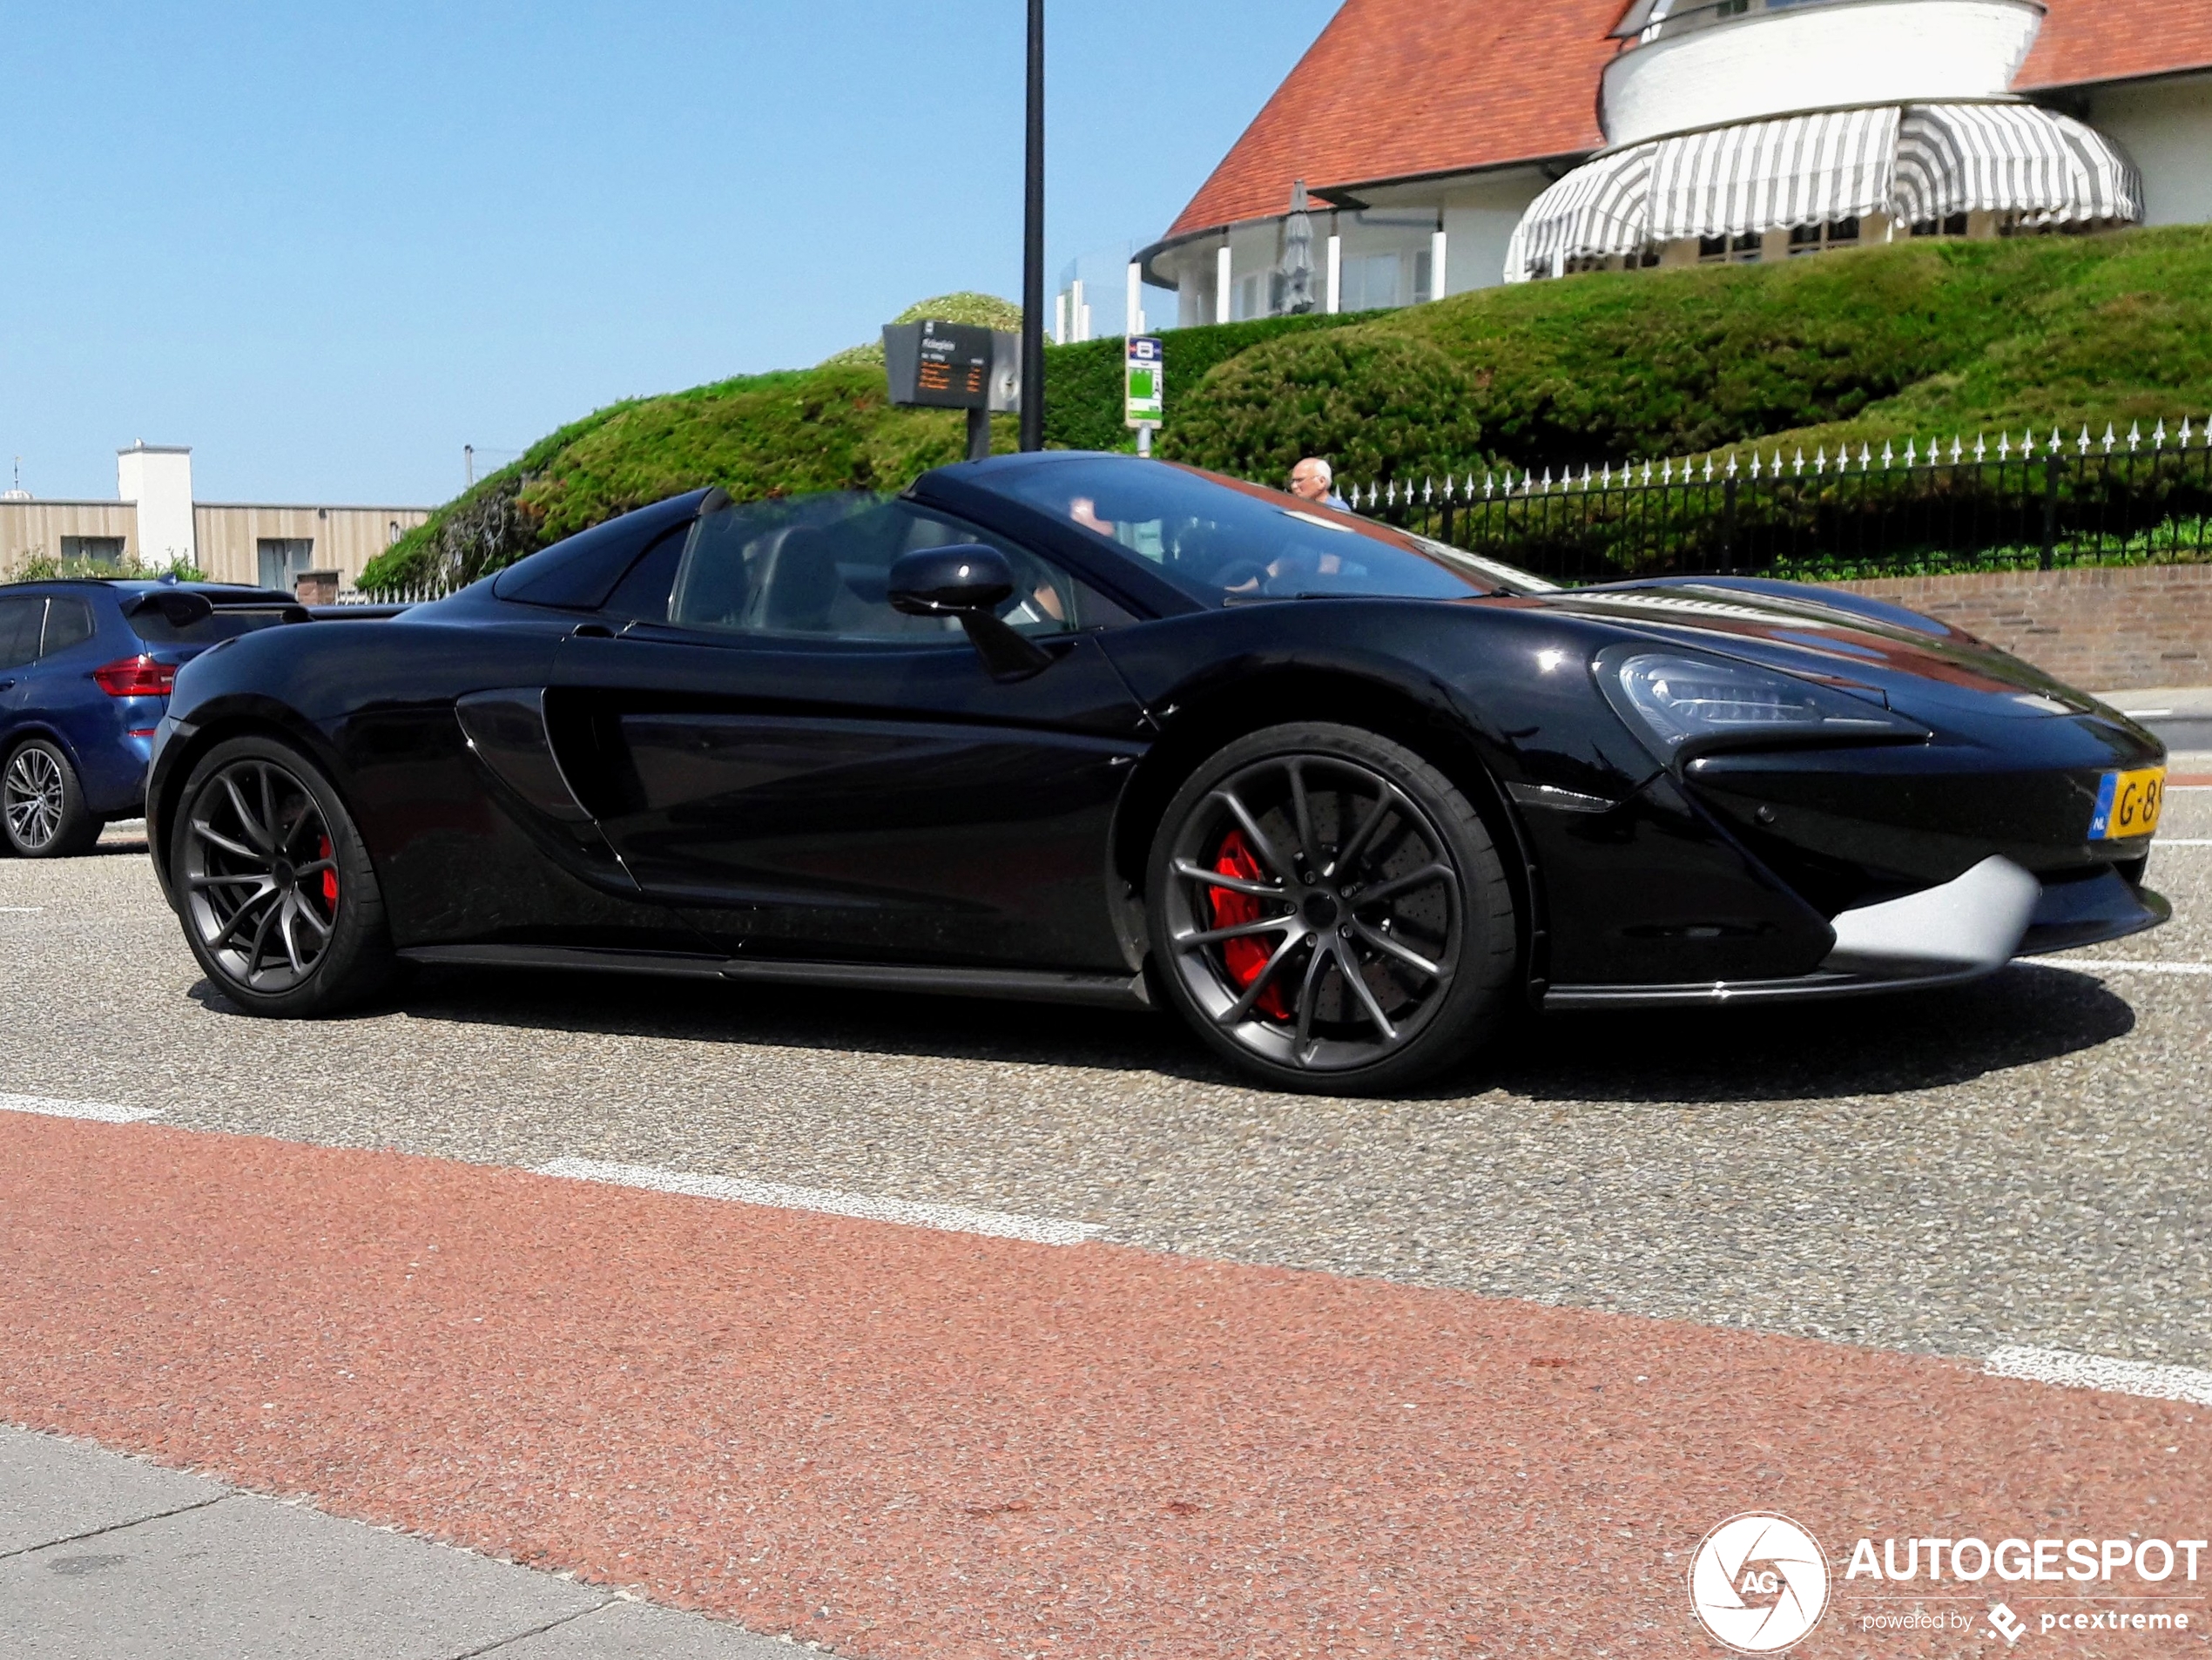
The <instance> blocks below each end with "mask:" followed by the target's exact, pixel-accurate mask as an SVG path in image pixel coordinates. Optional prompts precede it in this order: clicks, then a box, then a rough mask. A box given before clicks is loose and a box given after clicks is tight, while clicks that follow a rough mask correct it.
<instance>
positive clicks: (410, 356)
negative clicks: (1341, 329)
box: [0, 0, 1336, 503]
mask: <svg viewBox="0 0 2212 1660" xmlns="http://www.w3.org/2000/svg"><path fill="white" fill-rule="evenodd" d="M1335 9H1336V0H1199V3H1197V4H1190V3H1183V4H1170V3H1162V0H1128V3H1123V4H1120V5H1102V4H1098V3H1096V0H1093V3H1088V4H1074V3H1069V0H1049V25H1048V43H1049V91H1048V96H1047V111H1048V114H1049V119H1050V142H1049V203H1048V213H1047V220H1048V230H1049V267H1048V280H1050V278H1052V277H1054V276H1056V274H1057V273H1058V270H1059V268H1060V267H1061V264H1062V262H1063V261H1064V260H1067V259H1068V258H1069V257H1070V256H1071V255H1073V254H1075V253H1079V252H1082V251H1085V250H1088V249H1090V248H1093V247H1095V246H1098V245H1100V244H1109V243H1116V242H1119V241H1122V240H1126V239H1130V238H1135V239H1138V240H1144V239H1148V238H1150V237H1151V236H1154V235H1157V233H1159V232H1160V231H1162V230H1163V229H1164V228H1165V227H1166V226H1167V224H1168V222H1169V221H1170V219H1172V218H1173V216H1174V215H1175V213H1177V210H1179V209H1180V208H1181V207H1182V206H1183V204H1184V202H1185V201H1186V200H1187V199H1189V197H1190V194H1191V192H1193V191H1195V190H1196V189H1197V186H1198V184H1199V183H1200V181H1201V180H1202V179H1204V177H1205V174H1206V172H1207V171H1208V170H1209V169H1210V168H1211V166H1212V165H1214V163H1215V162H1216V161H1217V159H1219V158H1220V156H1221V155H1222V153H1223V152H1224V151H1225V150H1226V149H1227V148H1228V146H1229V145H1231V143H1233V142H1234V141H1235V138H1236V137H1237V135H1238V132H1241V131H1242V130H1243V128H1244V124H1245V123H1246V122H1247V121H1249V120H1250V119H1251V117H1252V115H1253V114H1254V113H1255V112H1256V111H1258V108H1259V106H1260V105H1261V103H1262V102H1264V99H1265V98H1266V96H1267V94H1268V93H1269V91H1271V90H1272V89H1273V87H1274V86H1275V85H1276V84H1277V83H1278V81H1279V80H1280V79H1281V78H1282V77H1283V75H1284V74H1285V72H1287V71H1288V70H1289V69H1290V67H1291V64H1293V63H1295V62H1296V61H1297V59H1298V55H1299V54H1300V53H1301V52H1303V51H1305V47H1306V46H1307V45H1308V44H1310V43H1311V42H1312V38H1313V37H1314V36H1315V35H1317V34H1318V32H1319V31H1320V29H1321V27H1322V25H1323V24H1325V23H1326V22H1327V20H1328V18H1329V17H1330V16H1331V15H1332V13H1333V12H1334V10H1335ZM1022 10H1023V8H1022V0H934V3H915V0H870V3H860V0H812V3H801V4H788V3H769V0H751V3H731V4H724V5H713V4H707V3H632V4H628V5H617V4H612V3H610V4H603V5H584V4H569V3H560V0H551V3H540V4H533V5H522V4H467V3H460V4H453V3H448V4H443V5H420V4H412V3H401V4H379V5H376V6H366V7H318V6H301V5H297V4H283V5H279V4H267V5H226V4H215V3H210V4H200V5H191V6H184V5H170V6H164V7H155V6H116V5H111V4H105V3H100V0H78V3H72V4H69V5H48V4H38V5H32V4H21V3H7V4H0V40H4V42H5V44H6V47H7V51H8V56H9V58H10V68H11V71H12V72H11V73H10V76H9V90H8V95H7V97H6V98H5V99H3V100H0V134H3V135H4V140H3V141H0V142H4V152H0V154H4V166H5V172H4V185H5V190H6V204H5V224H6V226H7V235H6V238H5V249H6V252H5V254H4V257H0V299H3V300H4V307H5V309H4V323H3V324H0V468H4V467H6V466H7V465H8V464H9V462H10V458H12V457H13V456H15V455H21V456H22V457H23V475H24V485H25V487H26V488H28V489H31V490H32V491H34V492H35V493H37V494H38V495H40V496H93V497H111V496H113V494H114V491H115V457H114V452H115V450H116V449H117V448H118V446H120V445H124V444H127V443H130V442H132V440H133V439H137V438H141V437H142V438H144V439H145V440H146V441H147V442H149V443H188V444H191V445H192V446H193V447H194V455H193V467H194V482H195V484H196V486H197V489H198V494H199V497H200V499H201V500H203V501H323V502H374V503H409V502H421V503H430V502H435V501H441V500H443V499H445V498H446V497H447V496H451V495H452V494H454V493H455V491H456V490H457V489H459V488H460V484H461V466H462V462H461V447H462V444H463V443H464V442H474V443H475V444H476V445H478V446H479V448H480V449H487V450H488V449H502V450H503V449H519V448H520V447H521V446H523V445H524V444H526V443H528V442H531V441H532V440H533V439H535V438H536V437H537V436H539V435H541V434H543V433H544V432H546V431H548V430H550V428H553V427H555V426H556V425H558V424H559V423H561V422H563V421H567V420H570V419H573V418H574V417H575V416H577V415H582V414H584V413H585V412H587V411H588V410H590V409H592V408H596V407H597V406H599V405H601V404H604V403H606V402H610V401H611V400H613V399H615V398H617V397H622V396H625V395H631V394H635V393H646V392H658V391H665V390H669V389H672V388H678V387H685V386H692V385H696V384H698V383H699V382H701V381H710V380H715V379H718V378H720V377H722V376H725V375H733V374H740V373H745V372H749V371H752V370H758V369H765V368H784V367H791V366H797V365H804V364H808V363H813V362H815V361H819V359H821V358H822V357H824V356H826V354H829V353H830V352H832V351H834V350H835V349H837V348H840V347H841V346H846V345H849V344H851V343H853V341H859V340H863V339H867V338H868V337H870V336H871V335H872V334H873V332H874V330H875V328H876V327H877V325H878V324H879V323H880V322H881V321H883V320H884V319H886V318H887V317H889V316H891V315H892V314H894V313H895V312H896V311H898V310H899V309H900V308H901V307H905V306H907V305H908V304H910V303H911V302H912V301H914V300H919V299H921V298H923V297H924V296H926V295H928V294H939V293H942V292H944V291H946V290H948V289H954V288H968V287H973V288H983V289H988V290H990V291H992V292H994V293H997V294H1005V295H1008V296H1009V297H1018V296H1019V294H1020V283H1021V242H1020V212H1021V160H1022V102H1021V91H1022V84H1021V72H1022ZM494 459H504V456H503V455H502V456H496V457H494Z"/></svg>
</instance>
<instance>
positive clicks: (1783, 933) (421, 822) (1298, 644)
mask: <svg viewBox="0 0 2212 1660" xmlns="http://www.w3.org/2000/svg"><path fill="white" fill-rule="evenodd" d="M300 617H301V618H302V625H300V626H293V627H280V628H272V629H267V630H264V631H260V632H256V633H252V634H247V635H245V636H242V637H240V638H235V639H230V640H226V641H225V642H224V643H223V644H220V645H219V646H218V647H216V648H215V649H214V650H212V651H208V652H206V653H205V654H204V655H202V656H201V657H199V658H196V659H194V660H193V661H192V663H191V664H189V665H186V666H185V669H184V671H182V672H181V673H180V674H179V676H178V678H177V683H176V689H175V693H174V697H173V699H172V703H171V705H170V708H169V713H168V717H167V719H165V720H164V721H163V722H162V725H161V728H160V732H159V735H158V740H157V753H156V759H155V761H154V764H153V768H152V781H151V785H150V788H149V793H148V806H147V812H148V834H149V840H150V843H151V846H152V849H153V858H154V862H155V866H156V868H157V870H158V873H159V875H160V880H161V882H162V885H163V887H164V890H165V893H166V894H167V895H168V897H169V899H170V901H171V902H172V904H173V905H174V906H175V908H176V910H177V912H178V914H179V917H180V918H181V919H182V921H183V923H184V927H185V935H186V937H187V938H188V939H189V940H190V941H191V944H192V950H193V952H194V953H195V954H196V955H197V956H198V958H199V963H200V965H201V967H202V968H205V970H206V974H207V976H208V978H209V980H210V981H211V982H212V983H213V984H214V986H215V987H216V988H218V989H219V990H220V991H221V992H222V993H223V994H224V995H226V997H228V998H229V999H230V1000H231V1001H232V1002H234V1003H236V1004H237V1005H238V1006H239V1008H241V1009H246V1010H249V1011H251V1012H253V1013H255V1014H260V1015H271V1016H307V1015H317V1014H321V1013H324V1012H326V1011H329V1010H334V1009H339V1008H341V1007H343V1006H345V1005H347V1004H350V1003H354V1002H357V1001H359V1000H361V999H364V998H368V997H371V996H374V995H376V994H378V993H379V992H380V990H381V989H383V988H384V987H385V986H386V985H387V984H388V982H389V981H390V979H391V978H392V976H393V975H395V972H396V971H397V970H398V968H400V967H401V964H402V963H405V962H417V963H448V964H455V963H458V964H469V965H481V966H487V967H489V966H496V965H502V964H508V965H528V966H532V967H540V968H548V967H568V968H597V969H601V970H627V971H637V972H646V973H654V974H668V975H697V976H706V977H712V978H717V979H721V980H725V981H734V982H748V981H772V982H796V983H799V984H803V985H808V986H813V987H819V988H822V989H827V990H832V991H836V992H841V993H844V994H847V995H851V994H854V993H859V992H862V991H865V990H867V989H887V988H888V989H904V990H909V991H941V992H956V993H967V994H972V995H984V996H992V997H1001V998H1030V999H1058V1000H1066V1001H1072V1002H1094V1003H1100V1004H1109V1005H1116V1004H1126V1005H1131V1006H1138V1005H1145V1004H1150V1005H1154V1006H1157V1005H1160V1004H1163V1003H1164V1004H1167V1005H1170V1006H1171V1007H1172V1008H1173V1009H1174V1010H1175V1011H1176V1013H1177V1015H1178V1016H1180V1017H1181V1018H1182V1019H1183V1020H1184V1021H1186V1022H1188V1023H1189V1024H1190V1028H1191V1029H1192V1030H1193V1031H1195V1032H1196V1033H1197V1035H1198V1036H1199V1037H1200V1038H1201V1039H1202V1040H1203V1041H1204V1043H1207V1044H1209V1045H1211V1047H1212V1048H1213V1049H1214V1050H1215V1051H1216V1052H1217V1053H1218V1054H1219V1055H1221V1056H1224V1057H1225V1058H1226V1059H1227V1060H1229V1061H1230V1062H1231V1063H1235V1064H1236V1065H1237V1066H1238V1067H1240V1068H1242V1069H1243V1070H1244V1071H1245V1072H1246V1073H1247V1074H1249V1075H1251V1076H1253V1077H1255V1078H1258V1079H1259V1080H1262V1081H1264V1082H1265V1083H1269V1084H1272V1085H1275V1086H1278V1087H1283V1088H1289V1089H1298V1090H1321V1091H1332V1092H1341V1093H1374V1092H1379V1091H1386V1090H1397V1089H1402V1088H1405V1087H1406V1086H1408V1085H1411V1084H1413V1083H1417V1082H1419V1081H1420V1080H1422V1079H1424V1078H1426V1077H1428V1076H1432V1075H1433V1074H1435V1073H1437V1072H1438V1071H1439V1070H1441V1069H1443V1068H1446V1067H1447V1066H1450V1065H1452V1064H1453V1063H1455V1062H1458V1061H1459V1060H1460V1059H1461V1058H1462V1057H1464V1056H1467V1055H1468V1054H1469V1053H1470V1052H1471V1051H1472V1050H1474V1049H1475V1048H1476V1047H1477V1046H1478V1045H1480V1044H1481V1043H1483V1042H1484V1040H1485V1039H1486V1037H1487V1036H1489V1035H1491V1034H1493V1033H1494V1032H1496V1031H1498V1030H1499V1029H1500V1028H1501V1024H1503V1023H1505V1022H1514V1021H1517V1020H1521V1019H1522V1018H1524V1017H1525V1016H1528V1015H1529V1014H1531V1013H1532V1012H1534V1011H1537V1010H1545V1009H1627V1008H1635V1007H1646V1008H1649V1007H1654V1006H1690V1005H1710V1004H1716V1003H1722V1002H1756V1001H1763V1000H1780V999H1785V998H1798V997H1827V996H1836V995H1842V994H1848V993H1878V992H1896V991H1899V990H1909V989H1916V988H1925V987H1932V986H1937V985H1941V984H1944V983H1946V982H1957V981H1963V980H1967V979H1970V978H1973V977H1974V976H1976V975H1986V974H1989V973H1991V972H1992V971H1993V970H1995V969H1997V968H2000V967H2001V966H2002V965H2003V964H2004V963H2005V962H2006V961H2007V960H2009V959H2010V958H2012V957H2013V956H2015V955H2020V954H2022V953H2028V952H2040V951H2046V950H2050V949H2055V948H2063V947H2067V946H2074V945H2080V944H2086V943H2089V942H2092V941H2101V940H2108V939H2112V938H2115V937H2117V936H2119V935H2124V934H2128V933H2132V932H2134V930H2136V929H2139V928H2149V927H2151V926H2153V925H2155V924H2156V923H2158V922H2160V921H2163V920H2164V919H2165V917H2166V915H2167V914H2168V908H2167V906H2166V904H2165V901H2162V900H2161V898H2160V897H2159V896H2158V895H2157V894H2154V893H2151V892H2149V891H2148V890H2147V889H2146V888H2145V887H2144V886H2143V874H2144V864H2145V860H2146V857H2147V855H2148V851H2149V845H2150V837H2151V834H2152V833H2153V831H2154V830H2155V827H2156V822H2157V818H2158V806H2159V796H2160V793H2161V785H2162V782H2163V778H2164V773H2163V765H2164V760H2165V754H2164V751H2163V750H2162V749H2161V746H2160V745H2159V743H2158V741H2157V740H2156V739H2155V738H2153V737H2151V736H2150V735H2149V734H2148V732H2144V731H2143V730H2142V729H2141V727H2139V726H2137V725H2134V723H2132V722H2130V721H2128V719H2125V718H2124V717H2122V716H2121V715H2120V714H2118V713H2117V712H2114V711H2113V710H2111V709H2109V708H2106V707H2103V706H2102V705H2099V704H2097V703H2095V702H2094V701H2093V700H2091V699H2090V698H2087V697H2084V696H2083V695H2082V694H2080V692H2075V691H2074V690H2072V689H2071V688H2069V687H2067V686H2065V685H2059V684H2057V683H2055V682H2054V681H2053V680H2051V679H2050V678H2048V677H2047V676H2045V675H2043V674H2040V673H2039V672H2037V671H2035V670H2033V669H2032V668H2030V667H2028V666H2027V665H2024V664H2022V663H2020V662H2019V661H2017V660H2016V659H2014V658H2010V657H2007V656H2006V655H2005V654H2004V653H2002V652H2000V651H1996V650H1993V648H1991V647H1989V646H1988V645H1986V644H1982V643H1981V642H1979V641H1978V640H1976V639H1974V638H1971V637H1969V636H1967V635H1965V634H1962V633H1959V632H1958V631H1954V630H1952V629H1951V628H1948V627H1946V626H1945V625H1944V624H1941V623H1939V622H1934V621H1931V620H1930V619H1928V618H1927V617H1920V616H1916V615H1914V614H1912V613H1911V612H1909V611H1902V610H1898V609H1897V608H1896V607H1893V606H1891V605H1887V604H1881V603H1879V602H1878V601H1875V600H1872V599H1869V598H1865V597H1860V596H1858V595H1855V594H1852V593H1849V592H1845V591H1843V590H1836V589H1829V588H1812V587H1804V586H1797V585H1794V584H1786V583H1779V582H1770V581H1760V580H1752V579H1737V578H1730V577H1697V578H1669V579H1663V580H1655V581H1635V582H1622V583H1615V584H1607V585H1603V586H1597V587H1585V588H1577V589H1560V588H1555V587H1554V586H1553V585H1551V584H1548V583H1546V582H1543V581H1541V580H1539V579H1537V578H1535V577H1531V576H1528V575H1527V574H1526V573H1524V572H1521V571H1519V570H1514V569H1511V568H1509V567H1507V566H1503V565H1499V564H1495V563H1489V562H1487V561H1486V560H1483V559H1479V558H1475V557H1470V556H1468V555H1467V554H1464V553H1461V552H1459V551H1457V550H1453V549H1452V548H1449V547H1447V546H1444V545H1442V544H1441V543H1436V542H1433V541H1429V540H1426V539H1425V538H1423V537H1420V536H1413V535H1410V534H1407V533H1406V532H1405V531H1403V530H1394V529H1392V528H1390V527H1389V526H1386V525H1384V524H1380V523H1375V522H1373V521H1372V520H1370V519H1366V518H1362V517H1359V516H1356V515H1354V514H1351V513H1345V512H1339V511H1333V510H1331V509H1327V508H1323V507H1316V506H1313V505H1312V504H1309V503H1305V502H1304V501H1301V500H1299V499H1298V498H1296V497H1293V496H1285V495H1280V494H1278V493H1276V492H1274V491H1271V490H1267V489H1259V488H1257V487H1254V486H1252V485H1249V484H1244V483H1240V482H1235V481H1233V480H1230V479H1226V478H1221V477H1217V476H1213V475H1211V474H1208V473H1204V472H1201V471H1197V470H1195V469H1190V468H1186V467H1180V466H1175V465H1171V464H1169V463H1166V462H1153V461H1144V460H1138V459H1136V458H1134V457H1129V456H1115V455H1083V454H1046V455H1009V456H1001V457H997V458H995V459H993V460H989V461H983V462H964V463H961V464H960V465H957V466H952V467H946V468H943V469H939V470H937V471H935V472H932V473H930V474H927V476H924V477H922V478H921V480H919V481H918V482H916V483H915V484H914V486H913V487H912V488H911V489H907V491H906V492H905V493H904V494H902V495H900V496H897V497H895V498H887V497H882V496H866V495H837V496H813V497H786V498H780V499H777V500H772V501H762V502H752V503H733V502H732V501H731V500H729V499H728V498H727V497H726V496H724V495H723V494H722V493H721V492H719V491H718V490H702V491H698V492H695V493H693V494H691V495H687V496H677V497H675V498H673V499H671V500H669V501H664V502H661V503H658V504H656V505H653V506H651V507H645V508H641V509H637V511H634V512H631V513H630V514H628V515H626V516H623V517H621V518H617V519H615V520H612V521H610V522H609V523H604V524H601V525H598V526H597V527H596V528H594V529H591V530H586V531H583V533H581V534H579V535H577V536H571V537H570V538H569V539H568V540H566V541H564V542H562V543H557V544H556V545H555V546H553V547H550V548H548V549H546V550H544V551H543V552H541V553H538V554H536V555H534V556H532V557H529V558H526V559H523V560H522V561H521V562H519V563H516V564H514V565H511V566H509V568H507V569H506V570H502V571H500V572H499V573H498V574H496V576H493V577H487V578H485V579H484V580H482V581H480V582H478V583H476V584H474V585H473V586H470V587H469V588H466V589H464V590H462V591H460V592H459V593H456V594H455V595H453V596H452V597H449V598H447V599H443V600H440V601H438V602H436V603H435V604H424V605H418V606H415V607H413V608H411V609H408V610H406V611H402V612H401V613H400V614H397V615H385V616H378V615H375V614H374V613H371V612H367V611H364V612H363V613H361V620H346V621H340V620H334V619H331V618H329V617H327V614H326V615H325V616H324V617H318V618H315V619H314V620H307V614H306V613H305V612H301V613H300Z"/></svg>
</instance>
